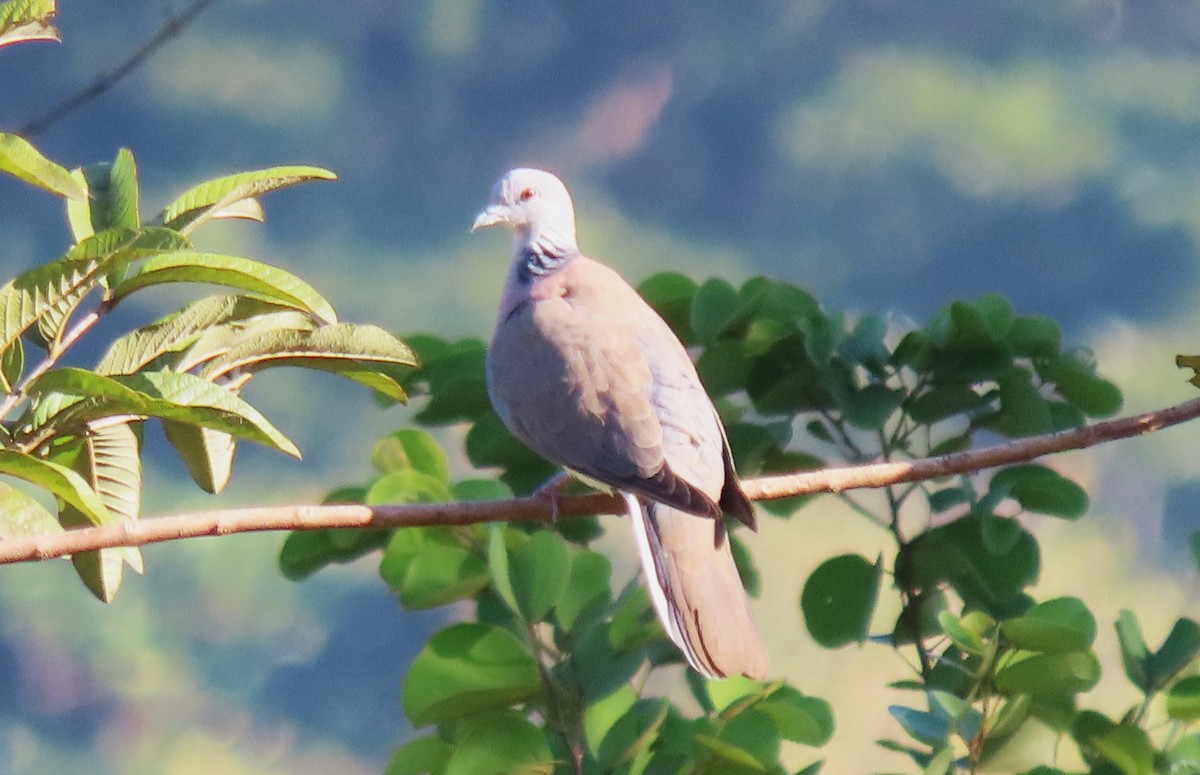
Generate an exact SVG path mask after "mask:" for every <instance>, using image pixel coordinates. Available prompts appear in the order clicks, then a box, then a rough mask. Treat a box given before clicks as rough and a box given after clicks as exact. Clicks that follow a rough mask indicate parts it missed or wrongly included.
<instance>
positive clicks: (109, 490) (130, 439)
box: [86, 421, 142, 521]
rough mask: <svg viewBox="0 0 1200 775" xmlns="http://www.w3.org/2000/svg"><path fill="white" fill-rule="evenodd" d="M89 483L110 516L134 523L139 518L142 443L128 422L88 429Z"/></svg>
mask: <svg viewBox="0 0 1200 775" xmlns="http://www.w3.org/2000/svg"><path fill="white" fill-rule="evenodd" d="M86 441H87V451H88V455H87V457H88V459H89V468H90V477H89V478H90V479H91V482H92V484H93V486H94V489H95V490H96V492H97V493H98V494H99V495H100V498H101V500H103V501H104V505H106V506H108V510H109V512H110V513H112V515H113V516H116V517H119V518H121V519H126V520H131V521H132V520H136V519H137V518H138V517H139V516H140V515H141V502H142V456H141V446H142V445H141V439H139V438H138V434H137V433H136V432H135V431H134V429H133V427H132V426H131V424H130V422H128V421H121V422H112V421H106V422H97V423H93V424H92V425H91V426H90V427H89V428H88V435H87V439H86Z"/></svg>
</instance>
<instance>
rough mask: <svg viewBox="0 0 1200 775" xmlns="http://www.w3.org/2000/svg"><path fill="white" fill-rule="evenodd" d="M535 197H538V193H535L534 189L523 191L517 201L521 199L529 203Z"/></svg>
mask: <svg viewBox="0 0 1200 775" xmlns="http://www.w3.org/2000/svg"><path fill="white" fill-rule="evenodd" d="M535 196H537V192H536V191H534V190H533V189H532V188H526V189H523V190H522V191H521V193H520V194H519V195H518V196H517V199H520V200H521V201H522V202H528V201H529V200H530V199H533V198H534V197H535Z"/></svg>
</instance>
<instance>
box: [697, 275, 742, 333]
mask: <svg viewBox="0 0 1200 775" xmlns="http://www.w3.org/2000/svg"><path fill="white" fill-rule="evenodd" d="M737 313H738V295H737V291H736V290H734V288H733V286H732V285H730V284H729V283H728V282H726V281H725V280H722V279H720V278H716V277H714V278H712V279H711V280H707V281H705V283H704V284H703V285H701V286H700V288H699V289H698V290H697V291H696V295H695V296H694V297H693V298H692V310H691V325H692V332H693V333H694V334H695V336H696V338H697V339H698V340H699V341H700V342H701V343H702V344H711V343H712V342H713V341H715V340H716V339H717V337H719V336H720V335H721V334H722V333H723V332H724V331H725V328H726V326H728V325H729V324H730V323H731V322H732V321H733V320H734V318H735V317H736V316H737Z"/></svg>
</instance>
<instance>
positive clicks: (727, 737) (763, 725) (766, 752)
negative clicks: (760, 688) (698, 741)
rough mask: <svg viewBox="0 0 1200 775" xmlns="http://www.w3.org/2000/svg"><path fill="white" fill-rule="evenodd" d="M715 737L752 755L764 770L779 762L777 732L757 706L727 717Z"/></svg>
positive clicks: (768, 769)
mask: <svg viewBox="0 0 1200 775" xmlns="http://www.w3.org/2000/svg"><path fill="white" fill-rule="evenodd" d="M717 737H718V739H720V740H721V741H722V742H724V743H728V744H730V745H734V746H736V747H737V748H738V749H739V750H741V751H745V752H746V753H748V754H750V755H751V756H753V757H754V759H755V761H757V762H758V763H759V765H760V766H761V767H763V768H764V771H767V772H770V770H771V769H772V768H773V767H775V766H777V765H778V763H779V753H780V748H781V745H780V739H779V734H778V732H776V730H775V725H774V724H772V723H771V720H770V717H769V716H767V715H766V714H764V713H762V712H761V711H759V709H758V708H757V707H752V708H748V709H745V710H742V711H741V712H739V713H737V715H735V716H733V717H732V718H729V719H727V720H726V721H725V723H724V724H722V725H721V729H720V731H719V732H718V733H717Z"/></svg>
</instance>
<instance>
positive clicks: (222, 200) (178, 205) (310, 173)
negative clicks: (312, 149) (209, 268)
mask: <svg viewBox="0 0 1200 775" xmlns="http://www.w3.org/2000/svg"><path fill="white" fill-rule="evenodd" d="M309 180H337V175H335V174H333V173H332V172H330V171H329V170H324V169H321V168H319V167H302V166H292V167H271V168H269V169H263V170H255V171H252V172H242V173H238V174H236V175H228V176H226V177H222V178H216V179H214V180H209V181H206V182H204V183H201V184H200V185H198V186H196V187H194V188H191V189H189V190H188V191H186V192H184V193H183V194H181V195H180V196H179V198H177V199H176V200H175V201H174V202H171V204H169V205H167V206H166V208H164V209H163V211H162V212H161V213H159V215H158V222H159V223H161V224H163V225H164V226H166V227H167V228H170V229H175V230H177V231H179V230H184V229H191V228H194V227H195V226H196V225H198V223H199V222H200V221H202V220H203V219H204V218H206V217H213V216H212V213H213V212H214V211H219V210H220V209H222V208H224V207H228V206H229V205H232V204H234V203H235V202H238V201H240V200H243V199H248V198H255V197H259V196H261V195H263V194H266V193H268V192H270V191H276V190H278V189H281V188H286V187H288V186H294V185H296V184H297V183H303V182H305V181H309Z"/></svg>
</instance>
